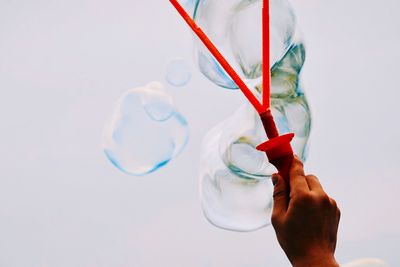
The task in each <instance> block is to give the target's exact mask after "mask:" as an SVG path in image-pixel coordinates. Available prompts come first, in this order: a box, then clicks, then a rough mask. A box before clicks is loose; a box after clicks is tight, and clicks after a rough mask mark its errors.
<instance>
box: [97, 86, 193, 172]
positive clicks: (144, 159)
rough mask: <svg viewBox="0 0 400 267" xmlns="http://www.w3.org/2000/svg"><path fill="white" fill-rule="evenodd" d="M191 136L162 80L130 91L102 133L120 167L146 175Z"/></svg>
mask: <svg viewBox="0 0 400 267" xmlns="http://www.w3.org/2000/svg"><path fill="white" fill-rule="evenodd" d="M188 137H189V131H188V125H187V122H186V120H185V118H184V117H183V116H182V115H181V114H180V113H179V112H178V111H177V110H176V109H175V107H174V106H173V103H172V98H171V96H169V95H168V94H167V93H166V92H165V91H164V88H163V86H162V84H160V83H150V84H148V85H147V86H145V87H140V88H135V89H131V90H129V91H127V92H126V93H125V94H124V95H123V96H122V97H121V98H120V99H119V101H118V103H117V106H116V109H115V111H114V114H113V117H112V119H111V120H110V122H108V123H107V124H106V127H105V128H104V133H103V149H104V152H105V154H106V156H107V157H108V159H109V160H110V161H111V162H112V163H113V164H114V165H115V166H116V167H117V168H118V169H120V170H121V171H123V172H125V173H127V174H131V175H145V174H148V173H151V172H154V171H156V170H157V169H159V168H160V167H162V166H164V165H165V164H167V163H168V162H169V161H170V160H171V159H173V158H174V157H176V156H177V155H178V154H179V153H180V152H181V151H182V150H183V148H184V146H185V144H186V143H187V140H188Z"/></svg>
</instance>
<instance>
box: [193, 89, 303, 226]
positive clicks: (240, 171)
mask: <svg viewBox="0 0 400 267" xmlns="http://www.w3.org/2000/svg"><path fill="white" fill-rule="evenodd" d="M272 113H273V115H274V118H275V120H276V123H277V126H278V128H279V131H280V132H281V133H287V132H293V133H295V138H294V139H293V141H292V146H293V150H294V152H295V153H296V154H297V155H298V156H299V157H301V158H302V159H303V160H306V152H307V147H308V146H307V144H308V141H309V134H310V129H311V115H310V110H309V108H308V104H307V101H306V99H305V98H304V96H298V97H294V98H293V99H290V100H287V99H285V101H283V100H280V99H275V101H274V102H273V107H272ZM266 140H267V136H266V134H265V131H264V127H263V126H262V122H261V120H260V117H259V115H258V113H257V112H256V111H255V110H254V108H253V107H251V106H250V105H249V104H245V105H243V106H242V107H240V108H239V109H238V110H237V111H236V112H235V113H234V114H233V115H232V116H231V117H229V118H227V119H226V120H225V121H224V122H222V123H221V124H219V125H217V126H216V127H214V128H213V129H212V130H211V131H210V132H209V133H208V134H207V135H206V137H205V138H204V141H203V150H202V165H201V166H202V168H201V172H200V184H201V190H200V196H201V200H202V207H203V211H204V214H205V216H206V217H207V219H208V220H209V221H210V222H211V223H213V224H214V225H216V226H218V227H221V228H224V229H229V230H234V231H253V230H256V229H259V228H261V227H264V226H266V225H268V224H269V223H270V215H271V214H270V213H271V205H272V190H273V189H272V185H271V181H270V176H271V175H272V173H274V172H276V169H275V167H274V166H272V165H271V164H270V163H269V162H268V159H267V157H266V155H265V153H264V152H261V151H258V150H257V149H256V147H257V146H258V145H259V144H261V143H263V142H265V141H266Z"/></svg>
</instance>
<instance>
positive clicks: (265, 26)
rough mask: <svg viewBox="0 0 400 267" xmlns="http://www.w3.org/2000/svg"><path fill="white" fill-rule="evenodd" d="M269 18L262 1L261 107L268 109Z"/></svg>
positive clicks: (267, 3)
mask: <svg viewBox="0 0 400 267" xmlns="http://www.w3.org/2000/svg"><path fill="white" fill-rule="evenodd" d="M269 22H270V16H269V1H268V0H266V1H263V7H262V71H263V75H262V77H263V91H262V95H263V100H262V101H263V107H264V108H265V109H269V108H270V97H271V73H270V69H269V65H270V60H271V59H270V25H269V24H270V23H269Z"/></svg>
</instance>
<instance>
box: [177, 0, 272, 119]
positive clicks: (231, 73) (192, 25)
mask: <svg viewBox="0 0 400 267" xmlns="http://www.w3.org/2000/svg"><path fill="white" fill-rule="evenodd" d="M170 2H171V4H172V5H173V6H174V7H175V8H176V10H177V11H178V13H179V14H180V15H181V16H182V18H183V19H184V20H185V21H186V23H187V24H188V25H189V27H190V28H191V29H192V30H193V32H194V33H195V34H196V35H197V36H198V37H199V38H200V40H201V41H202V42H203V44H204V45H205V46H206V47H207V49H208V50H209V51H210V53H211V54H212V55H213V56H214V58H215V59H216V60H217V61H218V63H219V64H220V65H221V66H222V68H223V69H224V70H225V71H226V72H227V73H228V75H229V77H231V79H232V80H233V81H234V82H235V83H236V85H237V86H238V87H239V89H240V90H241V91H242V92H243V94H244V95H245V97H246V98H247V99H248V100H249V101H250V103H251V104H252V105H253V107H254V108H255V109H256V110H257V112H258V113H260V114H261V113H263V112H265V109H264V107H263V105H262V104H261V103H260V102H259V101H258V99H257V98H256V97H255V96H254V94H253V93H252V92H251V90H250V89H249V88H248V87H247V85H246V84H245V83H244V82H243V80H242V79H241V78H240V77H239V75H238V74H237V73H236V71H235V70H234V69H233V68H232V67H231V65H229V63H228V61H227V60H226V59H225V58H224V56H223V55H222V54H221V53H220V52H219V51H218V49H217V48H216V47H215V45H214V44H213V43H212V42H211V40H210V39H209V38H208V37H207V35H206V34H205V33H204V32H203V30H202V29H201V28H200V27H199V26H197V24H196V22H194V20H193V19H192V18H191V17H190V16H189V14H188V13H187V12H186V11H185V9H184V8H183V7H182V6H181V5H180V4H179V2H178V1H177V0H170Z"/></svg>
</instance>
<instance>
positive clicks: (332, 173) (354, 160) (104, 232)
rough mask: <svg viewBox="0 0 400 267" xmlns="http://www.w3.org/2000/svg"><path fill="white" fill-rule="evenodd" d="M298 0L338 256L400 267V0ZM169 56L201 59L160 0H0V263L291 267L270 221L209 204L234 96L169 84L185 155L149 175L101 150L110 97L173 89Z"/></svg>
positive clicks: (199, 78) (317, 161)
mask: <svg viewBox="0 0 400 267" xmlns="http://www.w3.org/2000/svg"><path fill="white" fill-rule="evenodd" d="M291 2H292V3H293V5H294V8H295V12H296V14H297V17H298V22H299V24H300V27H301V29H302V32H303V35H304V40H305V43H306V49H307V60H306V65H305V68H304V73H303V75H304V78H303V82H304V87H305V90H306V93H307V96H308V99H309V101H310V105H311V108H312V113H313V119H314V120H313V129H312V139H311V142H312V143H311V150H310V157H309V161H308V162H307V165H306V167H307V171H309V172H312V173H314V174H316V175H317V176H318V177H319V178H320V179H321V181H322V182H323V184H324V186H325V187H326V190H327V191H328V192H329V193H330V194H331V195H332V196H333V197H334V198H336V199H337V201H338V203H339V205H340V207H341V209H342V214H343V215H342V222H341V226H340V234H339V242H338V251H337V257H338V260H339V261H340V262H341V263H345V262H348V261H351V260H353V259H358V258H364V257H377V258H382V259H384V260H386V261H387V262H388V263H389V264H390V266H400V256H399V253H397V250H398V243H399V242H400V229H399V225H400V214H399V208H398V207H397V203H399V201H400V180H399V178H400V165H399V163H398V160H399V156H398V150H399V148H400V140H399V139H398V137H399V136H400V124H399V123H398V121H399V119H398V116H399V115H400V113H399V111H398V109H397V106H398V99H399V97H400V91H399V88H398V82H397V80H398V75H399V74H398V69H399V67H398V62H399V61H400V51H399V49H398V43H399V41H400V35H399V28H400V17H399V16H398V10H399V8H400V4H399V2H398V1H395V0H381V1H371V0H363V1H362V0H350V1H349V0H336V1H331V0H321V1H317V0H292V1H291ZM174 57H182V58H185V59H187V60H188V61H189V62H192V36H191V34H190V33H189V30H188V29H187V27H186V25H184V24H183V23H182V21H181V19H180V18H179V17H178V15H177V14H176V13H175V11H174V10H173V8H172V7H171V6H170V5H169V3H168V1H167V0H146V1H137V0H130V1H127V0H115V1H104V0H96V1H95V0H70V1H61V0H37V1H27V0H15V1H7V0H0V90H1V92H2V97H1V98H0V121H1V126H0V127H1V134H0V137H1V138H0V147H1V149H2V152H3V153H1V154H0V162H1V164H0V171H1V173H2V175H1V176H0V237H1V238H0V251H1V253H0V267H64V266H65V267H71V266H73V267H110V266H112V267H181V266H182V267H183V266H185V267H186V266H191V267H221V266H230V267H268V266H271V267H281V266H282V267H284V266H289V263H288V261H287V260H286V258H285V256H284V254H283V252H282V251H281V250H280V248H279V246H278V244H277V241H276V239H275V236H274V233H273V229H272V228H271V227H267V228H264V229H262V230H259V231H257V232H253V233H235V232H228V231H224V230H220V229H218V228H215V227H214V226H211V225H210V224H209V223H208V222H207V221H206V220H205V219H204V217H203V215H202V213H201V208H200V201H199V196H198V190H199V188H198V168H199V167H198V164H199V157H200V145H201V140H202V138H203V137H204V135H205V133H206V132H207V131H208V130H209V129H210V128H211V127H212V126H214V125H215V124H217V123H218V122H219V121H221V120H223V119H224V118H226V117H227V116H229V115H230V114H231V113H232V112H233V111H234V110H235V109H236V108H237V107H238V106H239V105H240V104H241V103H242V102H243V101H244V99H243V97H242V96H241V95H240V93H239V92H232V91H226V90H224V89H221V88H218V87H217V86H215V85H214V84H212V83H210V82H209V81H208V80H207V79H206V78H205V77H204V76H203V75H202V74H200V73H199V72H198V71H197V69H195V68H194V67H193V78H192V80H191V82H190V83H189V84H188V85H187V86H186V87H182V88H171V87H170V88H169V90H170V92H171V93H172V94H173V96H174V100H175V102H176V104H177V106H178V108H179V110H180V111H181V112H182V114H183V115H184V116H185V117H186V118H187V120H188V122H189V125H190V132H191V136H190V141H189V143H188V146H187V147H186V149H185V151H184V152H183V153H182V154H181V155H180V156H179V157H178V158H177V159H175V160H174V161H172V162H171V163H170V164H169V165H167V166H166V167H165V168H163V169H162V170H160V171H159V172H156V173H154V174H151V175H149V176H145V177H132V176H127V175H125V174H123V173H122V172H120V171H118V170H117V169H116V168H115V167H114V166H112V165H111V164H110V162H108V160H107V159H106V157H105V156H104V154H103V152H102V147H101V135H102V129H103V126H104V123H105V122H106V120H107V118H108V117H109V116H111V114H112V112H113V108H114V105H115V102H116V100H117V99H118V98H119V96H120V95H121V94H122V93H123V92H125V91H126V90H128V89H130V88H133V87H138V86H143V85H145V84H147V83H148V82H150V81H153V80H160V81H162V82H164V80H163V77H164V68H165V64H166V63H167V62H168V61H169V60H170V59H171V58H174ZM221 101H222V102H223V103H224V105H217V103H219V102H221Z"/></svg>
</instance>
